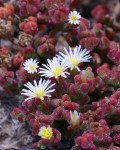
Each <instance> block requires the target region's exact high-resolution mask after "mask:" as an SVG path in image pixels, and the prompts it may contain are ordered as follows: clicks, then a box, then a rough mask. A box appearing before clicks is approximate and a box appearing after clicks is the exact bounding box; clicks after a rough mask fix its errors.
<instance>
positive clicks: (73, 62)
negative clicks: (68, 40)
mask: <svg viewBox="0 0 120 150" xmlns="http://www.w3.org/2000/svg"><path fill="white" fill-rule="evenodd" d="M64 50H65V53H66V54H64V53H62V52H59V54H60V55H61V56H59V55H58V57H59V58H60V59H61V61H66V63H69V64H70V68H71V70H73V69H75V68H76V69H77V70H78V71H80V69H79V67H78V65H79V64H80V63H81V62H89V61H90V60H89V59H90V58H92V57H91V56H90V55H89V52H90V51H87V50H86V49H84V50H82V49H81V46H80V45H79V46H76V47H75V48H74V49H73V51H72V49H71V47H69V51H68V50H67V49H66V48H64Z"/></svg>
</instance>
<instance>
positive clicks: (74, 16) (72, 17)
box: [68, 11, 81, 24]
mask: <svg viewBox="0 0 120 150" xmlns="http://www.w3.org/2000/svg"><path fill="white" fill-rule="evenodd" d="M80 18H81V15H80V14H79V13H78V12H77V11H71V12H70V13H69V15H68V21H69V23H70V24H79V23H80V20H79V19H80Z"/></svg>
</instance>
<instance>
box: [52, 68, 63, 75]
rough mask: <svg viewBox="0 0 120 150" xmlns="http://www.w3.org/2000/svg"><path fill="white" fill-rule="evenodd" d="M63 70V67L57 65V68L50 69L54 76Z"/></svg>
mask: <svg viewBox="0 0 120 150" xmlns="http://www.w3.org/2000/svg"><path fill="white" fill-rule="evenodd" d="M63 71H64V70H63V68H60V67H58V68H56V69H54V70H53V71H52V73H53V75H54V77H56V76H59V75H61V74H62V73H63Z"/></svg>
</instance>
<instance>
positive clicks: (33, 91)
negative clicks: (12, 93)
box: [21, 79, 55, 101]
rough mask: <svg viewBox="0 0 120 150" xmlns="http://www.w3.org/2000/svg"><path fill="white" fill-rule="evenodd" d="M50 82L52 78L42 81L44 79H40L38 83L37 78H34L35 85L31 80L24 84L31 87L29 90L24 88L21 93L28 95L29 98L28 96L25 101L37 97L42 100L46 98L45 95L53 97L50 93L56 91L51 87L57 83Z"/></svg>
mask: <svg viewBox="0 0 120 150" xmlns="http://www.w3.org/2000/svg"><path fill="white" fill-rule="evenodd" d="M50 82H51V81H50V80H43V81H42V79H40V80H39V83H38V85H37V82H36V80H34V85H32V84H31V83H30V82H28V83H27V84H25V85H24V86H25V87H27V88H28V89H29V90H26V89H23V90H22V92H23V93H21V94H22V95H26V96H28V98H26V99H25V101H27V100H29V99H32V98H35V97H38V98H40V99H41V100H44V96H46V97H51V95H50V93H51V92H54V91H55V89H51V88H52V87H53V86H54V85H55V83H54V84H51V85H50V86H49V84H50ZM50 89H51V90H50Z"/></svg>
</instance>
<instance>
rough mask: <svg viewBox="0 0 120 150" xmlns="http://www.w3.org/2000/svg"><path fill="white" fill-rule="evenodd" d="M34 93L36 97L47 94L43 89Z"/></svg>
mask: <svg viewBox="0 0 120 150" xmlns="http://www.w3.org/2000/svg"><path fill="white" fill-rule="evenodd" d="M33 95H34V96H35V97H38V98H41V97H43V96H44V95H45V92H44V91H43V90H36V91H35V92H34V94H33Z"/></svg>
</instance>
